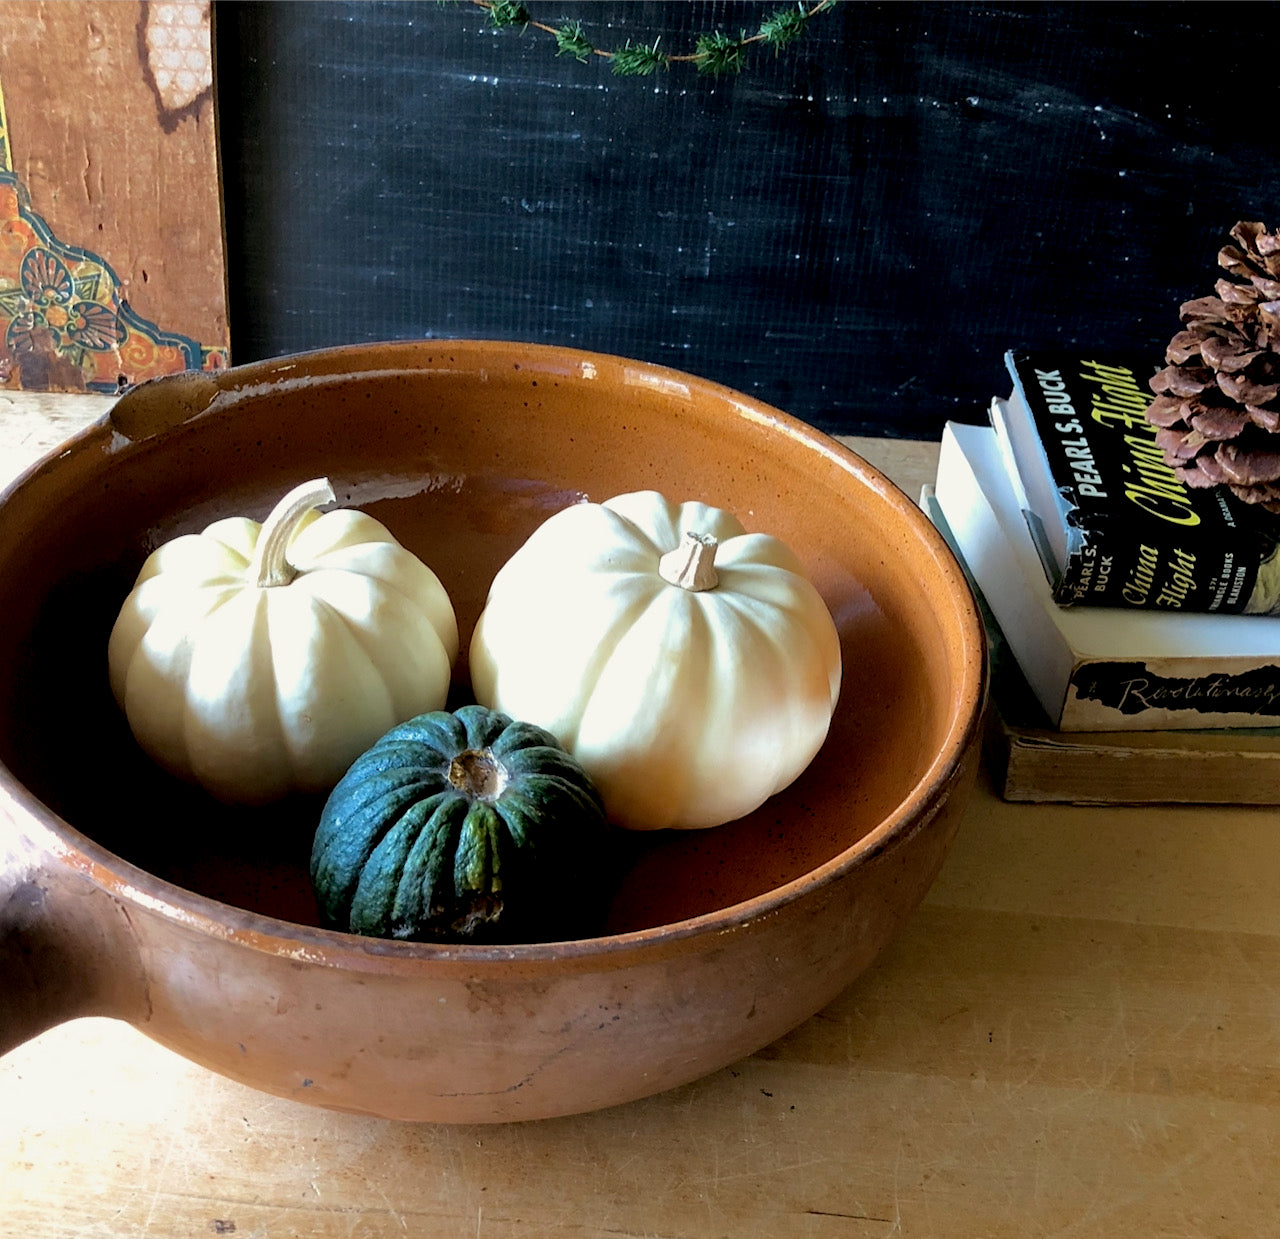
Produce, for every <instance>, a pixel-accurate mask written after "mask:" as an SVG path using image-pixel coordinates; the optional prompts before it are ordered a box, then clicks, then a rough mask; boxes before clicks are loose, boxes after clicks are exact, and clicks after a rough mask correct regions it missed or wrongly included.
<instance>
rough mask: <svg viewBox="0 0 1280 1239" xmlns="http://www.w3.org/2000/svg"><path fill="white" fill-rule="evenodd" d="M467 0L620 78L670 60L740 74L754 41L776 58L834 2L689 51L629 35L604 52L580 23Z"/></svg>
mask: <svg viewBox="0 0 1280 1239" xmlns="http://www.w3.org/2000/svg"><path fill="white" fill-rule="evenodd" d="M471 3H472V4H474V5H476V6H477V7H478V8H482V9H485V10H487V11H488V14H489V20H490V22H491V23H492V24H493V25H494V26H496V27H499V28H503V27H509V26H520V27H521V28H528V27H529V26H532V27H533V28H534V29H535V30H541V31H543V32H545V33H546V34H549V35H551V36H552V37H553V38H554V39H555V41H556V55H557V56H572V57H573V58H574V59H575V60H577V61H578V62H579V63H580V64H586V63H587V61H588V60H589V59H590V58H591V57H592V56H602V57H604V58H605V59H606V60H608V61H610V62H611V68H612V70H613V72H614V73H615V74H617V75H618V76H620V77H648V76H649V75H651V74H653V73H656V72H657V71H658V70H659V69H668V68H670V67H671V66H672V65H675V64H691V65H693V66H694V67H695V68H696V69H697V70H698V72H699V73H705V74H708V75H709V76H712V77H720V76H723V75H724V74H736V73H741V72H742V68H743V65H744V63H745V61H746V56H747V51H748V49H749V48H750V47H751V46H752V45H754V44H757V43H763V44H765V45H766V46H768V47H771V48H773V51H774V55H775V56H776V55H777V54H778V53H779V52H781V51H782V49H783V48H785V47H790V46H791V44H793V43H794V42H795V41H796V40H797V39H798V38H800V36H801V35H802V34H804V32H805V29H806V27H807V26H808V24H809V22H810V21H811V20H812V19H813V18H815V17H817V16H818V14H819V13H826V12H828V11H829V10H830V9H833V8H835V6H836V5H837V3H839V0H795V2H794V3H792V4H786V5H783V6H782V7H780V8H777V9H775V10H773V12H771V13H770V14H768V16H766V17H765V19H764V20H763V21H762V22H761V23H760V27H759V29H758V30H757V31H756V32H755V34H750V35H749V34H747V33H746V31H743V32H742V33H741V34H739V36H738V37H737V38H736V39H735V38H733V37H732V36H731V35H727V34H724V33H723V32H722V31H719V30H717V31H714V32H712V33H711V34H704V35H700V36H699V37H698V40H697V42H696V43H695V44H694V50H693V51H692V52H685V53H680V54H673V53H670V52H663V51H660V50H659V48H658V44H659V42H660V41H661V40H659V39H655V40H654V41H653V43H652V44H648V43H632V42H631V40H630V39H628V40H627V41H626V43H625V44H624V45H623V46H622V47H619V48H617V49H615V50H613V51H606V50H604V49H602V48H598V47H595V46H594V45H593V44H592V42H591V40H590V39H588V38H587V36H586V34H585V33H584V32H583V29H582V23H581V22H580V21H570V22H566V23H564V25H561V26H548V25H544V24H543V23H542V22H538V21H534V20H533V18H532V17H531V16H530V14H529V10H528V9H527V8H526V7H525V6H524V5H523V4H521V3H519V2H518V0H471Z"/></svg>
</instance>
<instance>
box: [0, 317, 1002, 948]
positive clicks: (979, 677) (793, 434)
mask: <svg viewBox="0 0 1280 1239" xmlns="http://www.w3.org/2000/svg"><path fill="white" fill-rule="evenodd" d="M427 349H430V350H432V351H433V352H440V351H443V350H452V351H453V352H454V353H455V354H457V353H464V354H467V355H469V356H474V357H477V358H478V357H480V356H485V357H492V355H493V354H494V353H495V352H496V353H499V354H502V355H503V356H504V359H505V360H511V359H512V358H519V359H527V360H529V361H530V362H541V363H543V364H544V365H545V364H547V363H550V362H551V361H552V359H554V358H559V359H572V360H573V362H574V363H575V364H576V365H578V366H581V364H582V363H583V362H587V363H590V364H600V363H603V364H605V365H618V364H623V365H626V366H629V367H638V368H640V369H641V370H642V371H644V372H646V373H648V374H650V375H652V376H654V377H655V378H659V379H661V378H666V379H668V380H670V381H674V382H678V383H683V384H686V385H692V386H694V387H696V388H698V389H701V390H703V391H706V392H708V393H709V394H715V395H718V396H719V397H720V398H721V399H723V400H727V401H728V402H729V403H730V404H731V405H732V406H733V407H734V408H735V410H736V411H737V412H738V413H739V414H740V415H742V416H746V417H749V418H751V419H753V420H755V421H758V422H763V423H765V424H767V425H768V426H769V427H770V428H771V429H772V430H775V431H777V432H780V433H782V434H784V435H786V436H787V437H788V438H790V439H794V440H798V441H800V442H801V443H803V444H804V445H805V446H806V447H807V448H808V449H809V450H813V451H816V452H817V453H819V454H820V455H822V456H825V457H826V458H827V459H828V460H829V461H830V462H831V463H833V464H835V465H836V466H837V467H839V468H841V469H843V470H844V471H845V472H847V473H848V474H849V475H850V476H851V477H852V478H853V479H855V480H856V481H857V482H859V483H860V484H862V485H865V486H867V487H868V488H870V489H871V490H873V491H874V492H876V494H877V495H878V496H879V498H880V499H881V501H882V502H884V503H886V504H888V505H889V506H890V507H891V508H893V509H894V510H895V514H896V515H897V516H898V517H899V518H900V519H902V520H904V521H905V523H906V527H907V528H908V529H909V530H911V531H912V532H914V534H915V535H916V536H917V537H918V538H919V539H920V541H921V542H922V543H923V544H924V546H925V548H926V549H927V550H928V551H929V552H930V554H931V558H932V561H933V563H934V566H935V567H936V569H937V570H938V572H939V573H940V575H941V576H942V577H943V578H944V579H946V581H947V582H948V584H949V586H950V588H949V589H947V591H946V595H945V596H946V597H947V598H948V599H951V600H953V601H954V604H955V607H956V611H957V628H958V630H959V631H961V632H962V633H963V634H964V635H965V637H966V639H965V641H964V643H963V647H962V651H961V656H960V658H959V662H960V663H961V664H962V665H961V666H960V667H959V668H958V670H959V676H960V684H961V692H960V693H959V694H958V695H957V699H958V706H957V709H956V710H955V711H954V712H953V716H952V718H951V722H950V726H949V728H948V730H947V733H946V737H945V740H944V742H943V743H942V745H940V746H939V749H938V751H937V752H936V753H935V755H934V757H933V760H932V761H931V762H930V764H929V766H928V767H927V769H926V770H925V771H924V772H923V773H922V775H921V776H920V778H919V779H918V780H917V782H916V783H915V785H914V786H913V787H912V788H911V789H910V790H909V791H908V792H907V794H906V795H905V796H904V797H903V798H902V800H901V801H900V802H899V803H898V804H897V805H896V806H895V807H894V809H893V810H892V811H891V812H890V813H888V814H886V815H885V817H884V818H882V820H881V821H880V822H879V823H877V824H876V825H875V826H874V827H873V828H872V829H871V830H870V831H868V832H867V833H866V834H865V835H863V836H862V837H861V838H860V839H858V840H857V841H856V842H855V843H853V844H851V845H850V846H849V847H847V848H845V849H844V850H843V851H841V852H839V853H837V854H836V855H835V856H833V857H831V858H829V859H828V860H826V861H824V862H823V863H822V864H820V865H818V866H816V867H814V868H813V869H810V870H808V871H807V872H805V873H804V874H802V875H800V876H799V877H796V878H793V879H791V880H790V881H788V882H786V883H783V884H782V885H780V886H777V887H774V888H772V889H771V890H768V891H765V892H762V893H761V894H759V895H755V896H752V897H751V898H750V899H746V900H741V901H739V902H737V903H733V904H729V905H727V906H725V907H723V908H717V909H715V910H713V911H710V912H705V913H701V914H699V915H697V916H694V917H689V918H686V919H684V920H680V921H673V922H669V923H666V924H662V925H655V926H649V927H647V928H643V929H636V930H628V931H625V932H622V933H616V934H607V935H601V936H598V937H587V938H578V939H571V940H564V941H553V942H545V943H513V944H509V945H478V944H469V943H457V944H440V943H429V942H404V941H399V940H395V939H387V938H373V937H362V936H360V935H356V934H351V933H348V932H345V931H342V930H336V929H327V928H324V927H321V926H313V925H306V924H302V923H300V922H296V921H290V920H286V919H284V918H281V917H276V916H272V915H270V914H269V913H264V912H256V911H253V910H250V909H248V908H242V907H239V906H237V905H234V904H228V903H225V902H223V901H220V900H218V899H215V898H213V897H212V896H208V895H202V894H200V893H198V892H196V891H193V890H190V889H189V888H187V887H183V886H179V885H177V884H176V883H173V882H170V881H169V880H167V879H165V878H161V877H159V876H158V875H156V874H154V873H152V872H150V871H149V870H147V869H145V868H143V867H141V866H140V865H138V864H136V863H134V862H133V861H130V860H128V859H126V858H125V857H122V856H120V855H118V854H117V853H115V852H112V851H110V850H109V849H108V848H106V847H104V846H103V845H101V844H99V843H98V842H96V841H95V840H94V839H93V838H92V837H90V836H88V835H86V834H84V833H83V832H82V831H80V830H79V829H78V828H77V827H75V826H73V825H72V824H71V823H70V822H68V821H66V820H65V819H64V818H62V817H61V816H59V815H58V814H57V813H55V812H54V811H53V810H51V809H49V808H48V807H47V806H46V805H45V804H44V803H43V802H42V801H41V800H40V799H39V798H38V797H37V796H36V795H35V793H34V792H32V791H31V790H30V789H29V788H27V787H26V786H25V784H23V783H22V782H21V781H20V780H19V779H18V778H17V776H16V775H15V774H14V773H13V772H12V771H11V770H10V769H9V768H8V767H7V765H6V764H5V763H3V762H0V812H3V811H4V809H5V803H4V802H5V801H8V802H9V804H10V805H11V806H12V809H13V810H18V815H15V816H14V817H13V821H14V823H15V824H16V825H17V826H18V829H19V831H21V832H25V833H26V834H27V835H28V836H29V837H30V839H31V842H32V843H34V844H36V845H43V847H44V850H45V853H46V857H47V859H49V860H51V861H54V862H57V863H61V864H64V865H66V866H68V867H70V868H71V869H72V870H75V871H78V872H79V873H81V874H82V875H84V876H85V877H87V878H89V879H90V881H92V882H93V883H94V884H95V885H97V886H99V887H101V888H102V889H103V890H104V891H106V893H108V894H109V895H111V896H114V897H115V898H117V899H119V900H123V901H125V902H128V903H131V904H134V905H137V906H139V907H142V908H145V909H147V910H150V911H151V912H153V913H155V914H157V915H159V916H161V917H163V918H164V919H166V920H169V921H172V922H177V923H180V924H182V925H184V926H185V927H187V928H189V929H191V930H194V931H197V932H200V933H203V934H206V935H208V936H210V937H213V938H218V939H223V940H228V941H232V942H235V943H238V944H240V945H243V946H247V947H250V948H252V949H255V950H258V951H262V952H264V953H268V954H272V955H282V956H287V957H290V958H293V959H299V960H305V961H308V962H311V963H317V964H331V965H336V964H352V963H355V964H363V965H364V966H365V967H368V968H374V969H377V970H386V969H388V968H390V969H394V970H401V969H406V968H407V969H410V970H412V969H416V968H419V967H421V966H423V965H428V964H434V963H456V964H462V965H468V966H471V965H480V964H499V963H511V964H524V963H529V962H535V961H536V962H546V963H557V962H558V963H563V964H574V963H580V962H582V961H584V960H590V959H594V958H596V957H599V956H602V955H617V954H620V953H627V952H633V951H651V950H655V949H658V950H661V949H663V948H665V947H668V946H671V945H675V944H678V943H680V942H682V941H684V940H686V939H688V938H691V937H694V936H697V935H701V934H704V933H720V934H723V933H731V932H737V931H741V930H744V929H749V928H750V927H751V926H752V925H755V924H757V923H759V922H761V921H763V920H765V919H767V918H769V917H771V916H772V915H774V914H775V913H777V912H778V911H779V910H780V909H781V908H783V907H785V906H786V905H788V904H790V903H793V902H795V901H796V900H799V899H801V898H803V897H805V896H807V895H809V894H811V893H813V892H815V891H818V890H820V889H821V888H824V887H826V886H828V885H829V884H831V883H833V882H835V881H837V880H838V879H839V878H840V877H842V876H843V875H844V874H845V873H846V872H847V871H849V870H851V869H853V868H856V867H858V866H860V865H864V864H866V863H867V862H868V861H870V860H871V859H872V858H874V857H875V856H877V855H879V854H880V853H882V852H885V851H886V850H888V849H890V848H892V847H895V846H897V845H898V844H900V843H902V842H903V841H905V840H906V839H908V838H909V837H910V836H911V835H912V834H914V833H915V832H916V831H918V830H920V829H924V828H925V826H926V825H927V824H928V823H929V821H930V820H931V819H932V818H933V817H934V815H935V814H936V813H937V812H938V810H939V809H940V807H941V802H942V801H943V800H944V799H945V797H946V795H947V792H948V789H949V787H950V785H951V783H952V781H953V779H954V778H955V777H956V776H957V774H958V772H959V770H960V768H961V766H962V764H963V762H964V759H965V757H966V755H967V754H968V753H969V752H970V750H971V749H972V747H973V745H974V744H975V743H976V742H977V739H978V734H979V729H980V727H981V722H982V717H983V711H984V707H985V703H986V696H987V691H988V684H987V679H988V654H987V647H986V639H985V634H984V629H983V625H982V619H981V615H980V613H979V610H978V607H977V603H976V601H975V599H974V597H973V594H972V591H971V589H970V586H969V584H968V581H967V579H966V577H965V576H964V573H963V571H962V569H961V568H960V566H959V564H958V562H957V560H956V558H955V555H954V553H953V552H952V550H951V548H950V547H949V546H948V545H947V543H946V541H945V539H944V538H943V537H942V535H941V533H939V531H938V530H937V528H936V527H935V526H934V525H933V523H932V522H931V521H930V520H929V519H928V517H927V516H926V515H925V513H924V512H923V511H922V510H921V509H920V507H919V506H918V505H917V504H916V503H915V502H913V501H912V500H911V499H910V498H909V497H908V496H907V495H906V494H905V493H904V492H903V491H902V490H901V489H900V488H899V487H897V486H896V485H895V484H894V483H893V482H891V481H890V480H889V479H888V478H887V477H886V476H885V475H884V474H883V473H882V472H881V471H880V470H879V469H877V468H876V467H875V466H874V465H872V464H870V463H869V462H868V461H866V460H864V459H863V458H862V457H861V456H859V455H857V454H856V453H855V452H853V451H852V450H851V449H849V448H847V447H845V446H844V445H843V444H841V443H840V442H839V441H837V440H836V439H834V438H833V437H831V436H830V435H828V434H826V433H825V432H824V431H821V430H818V429H817V428H816V427H814V426H811V425H809V424H808V423H806V422H803V421H801V420H800V419H799V418H796V417H794V416H793V415H791V414H788V413H785V412H783V411H782V410H779V409H776V408H774V407H773V406H771V405H768V404H767V403H765V402H763V401H760V400H758V399H756V398H754V397H750V396H747V395H745V394H744V393H742V392H739V391H736V390H734V389H732V388H730V387H727V386H726V385H724V384H721V383H718V382H715V381H714V380H710V379H704V378H701V377H699V376H697V375H693V374H690V373H688V372H686V371H681V370H677V369H675V368H673V367H670V366H664V365H661V364H657V363H653V362H648V361H643V360H639V359H635V358H629V357H625V356H621V355H618V354H610V353H601V352H594V351H590V350H584V349H578V348H571V347H564V346H559V345H548V344H530V343H523V342H518V341H509V340H485V339H430V340H402V341H387V342H369V343H361V344H352V345H339V346H334V347H329V348H319V349H312V350H306V351H302V352H297V353H291V354H284V355H281V356H279V357H275V358H270V359H266V360H262V361H254V362H247V363H244V364H242V365H237V366H232V367H229V368H228V369H226V370H223V371H217V372H198V371H187V372H183V373H182V374H180V375H174V376H166V377H163V378H160V379H155V380H150V381H149V382H148V383H147V384H143V385H139V386H140V387H141V386H148V387H150V386H153V385H159V384H164V383H169V382H174V381H179V382H188V383H194V384H196V385H198V386H199V387H201V388H203V389H204V390H205V393H206V394H207V398H206V399H205V405H206V407H204V408H201V409H198V410H197V411H196V412H195V413H194V414H193V413H192V412H191V411H190V409H188V410H187V413H186V415H184V416H181V417H179V418H178V419H176V420H173V421H171V422H170V423H169V424H167V425H165V426H163V427H161V428H160V429H158V430H156V431H154V432H153V433H149V434H147V435H146V436H145V437H146V438H147V439H150V438H153V437H156V436H157V435H163V434H166V433H168V432H170V431H173V430H176V429H177V428H178V427H179V426H181V425H184V424H186V423H187V422H188V421H191V420H194V419H195V418H196V417H199V416H201V415H203V414H204V413H205V412H214V411H215V410H214V409H213V408H212V406H213V404H214V402H215V400H216V399H217V397H218V396H219V395H220V394H226V395H230V396H234V395H235V393H237V392H241V391H244V390H245V389H250V394H251V392H252V390H257V391H260V390H261V384H262V383H263V382H271V381H284V382H287V381H288V378H289V375H290V372H291V371H293V370H296V368H297V366H298V365H299V363H302V362H316V361H319V362H327V361H329V360H334V361H339V362H340V361H342V360H343V359H351V361H352V363H353V364H349V365H346V366H344V367H339V368H337V369H335V370H333V371H332V372H326V375H327V377H332V378H333V379H335V380H348V379H350V378H352V377H354V376H358V375H359V374H362V373H364V374H372V373H380V374H388V373H401V372H406V371H413V370H423V369H431V368H433V367H431V366H430V365H428V366H423V365H401V366H394V365H393V366H387V365H385V364H384V365H379V366H377V367H376V368H375V367H369V366H361V365H360V361H361V360H362V359H363V358H366V357H368V356H370V355H372V354H375V353H376V354H379V355H385V354H386V353H387V352H388V351H390V352H392V353H393V354H394V353H400V354H403V356H404V357H405V358H406V359H407V358H409V357H420V356H422V355H423V353H424V351H425V350H427ZM131 390H137V389H136V388H135V389H131ZM126 394H127V393H126ZM114 407H115V406H114V405H113V406H112V408H114ZM113 435H118V430H117V429H116V427H115V426H114V424H113V422H112V420H111V409H108V410H107V411H106V412H105V413H104V415H103V416H102V417H100V418H99V419H98V420H97V421H95V422H93V423H92V424H90V425H89V426H86V427H84V428H83V429H82V430H80V431H78V432H77V433H76V434H75V435H73V436H72V437H71V438H70V439H68V440H67V441H66V442H65V443H63V444H61V445H60V446H58V447H56V448H54V449H53V450H52V451H51V452H49V453H48V454H46V455H45V456H43V457H42V458H41V459H40V460H38V461H36V462H35V463H33V464H32V465H31V466H30V467H28V468H27V469H25V470H24V471H23V472H22V473H20V474H19V475H18V476H17V477H16V478H15V479H13V481H12V482H10V483H9V485H7V486H5V487H4V488H3V489H2V490H0V514H3V511H4V509H5V508H6V507H7V505H8V504H9V502H10V501H11V499H12V498H13V497H14V496H15V495H17V494H18V493H19V492H20V491H21V490H22V489H24V488H25V487H26V486H27V485H29V484H30V483H31V482H32V481H33V480H34V479H35V478H36V477H37V476H39V475H41V474H43V473H44V472H45V471H47V470H48V469H50V468H52V467H55V466H56V464H57V461H59V460H60V459H62V458H64V457H65V456H67V455H69V454H71V453H73V452H79V451H85V450H90V449H91V448H92V446H93V445H94V444H95V442H97V441H98V440H100V439H103V438H104V437H105V438H106V439H108V440H110V439H111V437H112V436H113ZM115 450H119V449H118V448H117V449H115ZM33 828H34V830H33Z"/></svg>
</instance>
